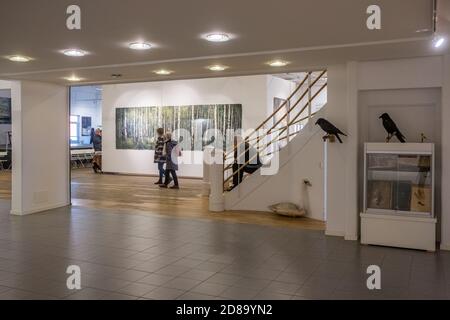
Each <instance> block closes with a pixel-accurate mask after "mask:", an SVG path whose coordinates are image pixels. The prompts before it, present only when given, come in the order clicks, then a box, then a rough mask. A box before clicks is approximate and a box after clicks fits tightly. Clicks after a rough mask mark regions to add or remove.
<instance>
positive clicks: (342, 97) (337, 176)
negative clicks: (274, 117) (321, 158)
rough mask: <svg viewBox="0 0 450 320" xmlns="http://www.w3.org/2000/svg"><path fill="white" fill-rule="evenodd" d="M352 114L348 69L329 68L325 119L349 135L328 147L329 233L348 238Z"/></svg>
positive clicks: (338, 66) (342, 66) (327, 203)
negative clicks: (346, 226)
mask: <svg viewBox="0 0 450 320" xmlns="http://www.w3.org/2000/svg"><path fill="white" fill-rule="evenodd" d="M348 116H349V112H348V110H347V69H346V66H345V65H335V66H330V67H329V68H328V102H327V106H326V109H325V118H326V119H327V120H329V121H330V122H332V123H333V124H334V125H335V126H336V127H338V128H339V129H341V130H342V131H343V132H345V133H347V134H348V135H349V136H348V137H343V139H342V140H343V142H344V143H343V144H340V143H337V142H336V143H329V144H327V159H325V161H326V163H325V165H326V166H327V177H326V179H327V181H326V188H327V189H326V194H327V199H326V208H327V212H326V216H327V225H326V233H327V234H328V235H337V236H344V235H345V222H346V213H347V210H348V208H347V200H346V197H347V174H346V166H347V161H349V158H350V157H349V153H348V150H349V149H350V147H349V146H350V145H351V139H352V135H351V134H350V133H349V121H348Z"/></svg>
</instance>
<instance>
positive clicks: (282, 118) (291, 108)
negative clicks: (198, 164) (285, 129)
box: [225, 70, 327, 158]
mask: <svg viewBox="0 0 450 320" xmlns="http://www.w3.org/2000/svg"><path fill="white" fill-rule="evenodd" d="M326 72H327V70H324V71H322V72H321V73H320V75H319V76H318V77H317V78H316V79H315V80H314V81H313V82H312V83H311V84H310V85H309V86H308V89H311V88H312V87H313V86H314V85H315V84H316V83H317V81H319V79H320V78H322V76H323V75H324V74H325V73H326ZM311 74H312V72H308V74H307V76H310V75H311ZM302 83H303V82H302ZM299 87H300V86H299ZM308 91H309V90H306V91H305V92H304V93H303V94H302V95H301V96H300V98H298V99H297V101H296V102H295V103H294V105H292V106H291V107H290V108H289V110H288V111H286V113H285V114H284V116H283V117H281V119H279V120H278V121H277V122H276V123H275V124H274V125H273V126H272V127H271V128H270V129H269V131H267V132H266V133H265V135H268V134H271V133H272V130H273V129H274V128H276V126H277V125H278V124H279V123H280V122H281V121H283V120H284V118H286V117H287V115H288V114H289V113H290V112H291V111H292V110H293V109H294V108H295V107H296V106H297V105H298V104H299V103H300V101H302V100H303V98H304V97H305V96H306V94H307V93H308ZM291 96H292V95H291ZM290 98H291V97H290ZM290 98H289V99H290ZM287 101H288V100H286V102H287ZM311 101H312V99H311V100H310V101H309V102H311ZM277 111H278V110H277ZM273 114H275V113H272V115H271V116H270V117H269V118H267V119H266V120H265V121H264V123H266V122H267V121H268V120H269V119H270V118H272V116H273ZM261 127H262V125H260V126H258V128H257V129H255V130H254V131H253V132H252V134H253V133H255V132H257V131H258V130H259V129H261ZM249 136H251V134H250V135H248V136H247V139H248V137H249ZM252 140H255V139H252ZM256 140H257V141H256V143H255V144H258V143H259V140H260V137H259V136H257V137H256ZM244 142H245V141H244ZM241 144H242V142H241V143H239V144H238V145H237V146H235V147H234V148H233V150H232V151H231V152H229V153H227V155H226V157H225V158H228V156H229V155H230V154H231V153H234V151H235V150H236V149H237V148H238V147H239V146H240V145H241ZM247 150H249V149H248V148H246V149H245V150H244V153H245V152H247Z"/></svg>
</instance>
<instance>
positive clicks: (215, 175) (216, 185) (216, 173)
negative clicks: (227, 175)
mask: <svg viewBox="0 0 450 320" xmlns="http://www.w3.org/2000/svg"><path fill="white" fill-rule="evenodd" d="M213 152H214V155H213V158H214V159H215V160H214V161H212V163H211V164H210V165H209V184H210V193H209V211H212V212H223V211H224V210H225V199H224V196H223V189H224V185H223V180H224V179H223V176H224V167H223V165H224V164H223V161H216V160H217V159H223V158H224V156H223V151H222V150H219V149H214V150H213Z"/></svg>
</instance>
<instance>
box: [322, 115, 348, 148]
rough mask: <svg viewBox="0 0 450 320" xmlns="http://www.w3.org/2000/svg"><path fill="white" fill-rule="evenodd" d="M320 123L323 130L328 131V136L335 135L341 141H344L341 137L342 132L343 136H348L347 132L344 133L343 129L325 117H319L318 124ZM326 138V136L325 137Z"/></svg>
mask: <svg viewBox="0 0 450 320" xmlns="http://www.w3.org/2000/svg"><path fill="white" fill-rule="evenodd" d="M317 124H318V125H319V127H321V128H322V130H323V131H325V132H326V133H327V135H328V136H330V135H334V136H336V138H337V139H338V140H339V142H340V143H342V140H341V137H339V135H340V134H342V135H343V136H347V135H346V134H345V133H343V132H342V131H341V130H339V129H338V128H336V127H335V126H334V125H333V124H332V123H331V122H329V121H328V120H325V119H324V118H319V119H317V121H316V125H317ZM324 138H325V137H324Z"/></svg>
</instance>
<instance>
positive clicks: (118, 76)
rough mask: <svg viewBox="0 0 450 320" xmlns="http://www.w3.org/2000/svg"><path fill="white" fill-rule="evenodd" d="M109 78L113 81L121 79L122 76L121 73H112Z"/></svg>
mask: <svg viewBox="0 0 450 320" xmlns="http://www.w3.org/2000/svg"><path fill="white" fill-rule="evenodd" d="M111 77H112V78H114V79H117V78H120V77H122V74H121V73H113V74H112V75H111Z"/></svg>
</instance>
